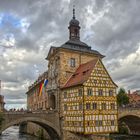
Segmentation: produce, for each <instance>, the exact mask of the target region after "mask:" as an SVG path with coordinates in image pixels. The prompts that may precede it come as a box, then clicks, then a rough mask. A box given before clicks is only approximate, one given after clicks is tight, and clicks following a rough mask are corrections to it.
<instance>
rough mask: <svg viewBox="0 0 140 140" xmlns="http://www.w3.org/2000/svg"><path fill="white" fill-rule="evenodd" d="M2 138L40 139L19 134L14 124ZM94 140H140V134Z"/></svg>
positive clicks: (18, 139)
mask: <svg viewBox="0 0 140 140" xmlns="http://www.w3.org/2000/svg"><path fill="white" fill-rule="evenodd" d="M0 140H39V139H38V138H37V137H34V136H30V135H26V134H19V127H18V126H12V127H10V128H8V129H6V130H5V131H4V132H3V133H2V135H1V136H0ZM94 140H140V136H120V135H119V136H118V135H113V136H111V137H108V136H95V139H94Z"/></svg>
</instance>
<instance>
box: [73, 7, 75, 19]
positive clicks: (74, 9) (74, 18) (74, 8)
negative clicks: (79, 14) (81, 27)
mask: <svg viewBox="0 0 140 140" xmlns="http://www.w3.org/2000/svg"><path fill="white" fill-rule="evenodd" d="M73 19H75V5H73Z"/></svg>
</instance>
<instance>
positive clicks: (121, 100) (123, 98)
mask: <svg viewBox="0 0 140 140" xmlns="http://www.w3.org/2000/svg"><path fill="white" fill-rule="evenodd" d="M117 102H118V105H119V106H122V105H127V104H128V103H129V97H128V96H127V93H126V91H125V89H124V88H120V89H119V92H118V95H117Z"/></svg>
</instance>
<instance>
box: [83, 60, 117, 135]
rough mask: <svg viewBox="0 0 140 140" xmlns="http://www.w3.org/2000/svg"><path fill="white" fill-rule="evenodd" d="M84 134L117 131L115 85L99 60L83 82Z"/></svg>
mask: <svg viewBox="0 0 140 140" xmlns="http://www.w3.org/2000/svg"><path fill="white" fill-rule="evenodd" d="M84 110H85V111H84V114H85V117H84V118H85V120H84V122H85V123H84V126H85V134H90V133H91V134H92V133H109V132H115V131H117V129H118V128H117V102H116V85H115V84H114V82H113V81H112V79H111V78H110V76H109V74H108V72H107V70H106V69H105V67H104V66H103V64H102V62H101V60H98V62H97V63H96V65H95V67H94V69H93V71H92V73H91V75H90V77H89V78H88V80H87V81H86V82H85V83H84Z"/></svg>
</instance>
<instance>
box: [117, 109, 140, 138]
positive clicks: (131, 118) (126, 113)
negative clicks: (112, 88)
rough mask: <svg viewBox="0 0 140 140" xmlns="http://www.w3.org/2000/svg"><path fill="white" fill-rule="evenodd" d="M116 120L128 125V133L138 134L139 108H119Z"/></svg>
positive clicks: (139, 125) (139, 131)
mask: <svg viewBox="0 0 140 140" xmlns="http://www.w3.org/2000/svg"><path fill="white" fill-rule="evenodd" d="M118 121H119V124H120V125H121V124H122V123H124V124H125V125H126V126H127V127H128V130H129V134H132V135H140V108H120V109H119V111H118Z"/></svg>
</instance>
